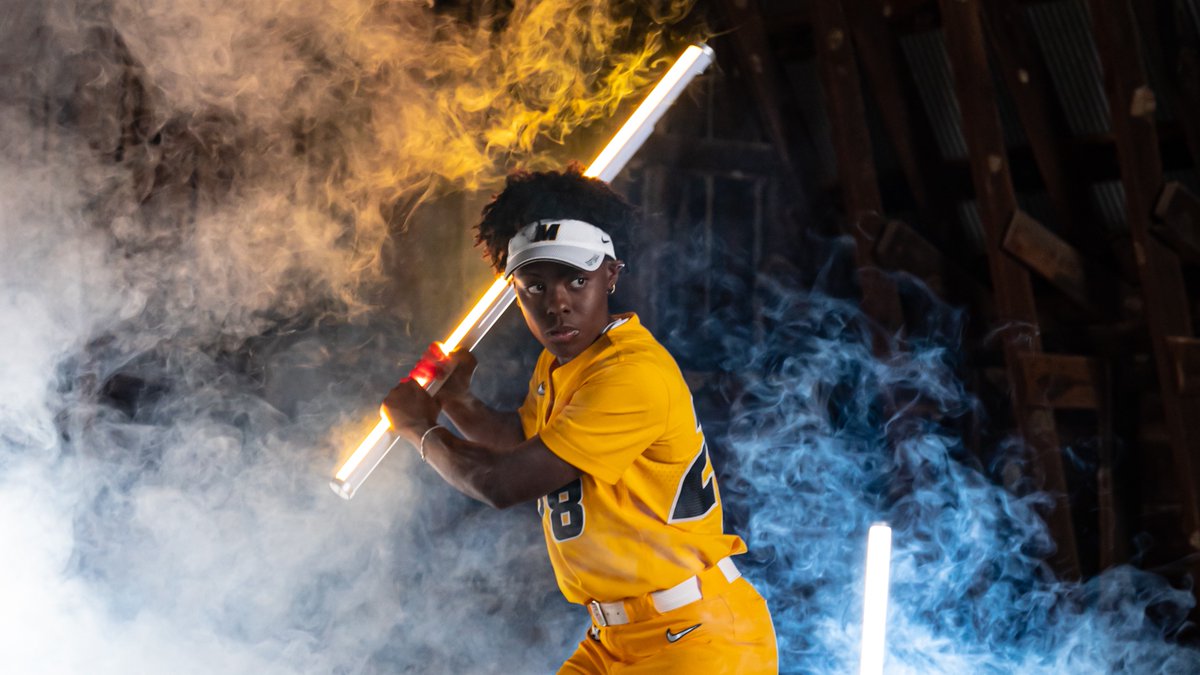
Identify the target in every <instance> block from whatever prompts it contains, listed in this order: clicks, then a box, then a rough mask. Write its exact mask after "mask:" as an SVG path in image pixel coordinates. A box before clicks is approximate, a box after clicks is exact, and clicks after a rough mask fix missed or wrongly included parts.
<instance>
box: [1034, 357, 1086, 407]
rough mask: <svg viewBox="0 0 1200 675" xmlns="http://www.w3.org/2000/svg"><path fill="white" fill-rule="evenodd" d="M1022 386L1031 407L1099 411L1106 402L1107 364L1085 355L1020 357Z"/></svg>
mask: <svg viewBox="0 0 1200 675" xmlns="http://www.w3.org/2000/svg"><path fill="white" fill-rule="evenodd" d="M1020 364H1021V379H1020V384H1021V386H1022V387H1024V388H1025V392H1024V396H1025V399H1026V401H1028V403H1029V405H1035V406H1040V407H1043V408H1053V409H1056V410H1097V409H1099V408H1100V406H1101V403H1102V402H1103V400H1104V394H1103V389H1104V387H1103V383H1104V381H1105V379H1106V375H1105V366H1104V362H1103V361H1101V360H1099V359H1094V358H1088V357H1085V356H1066V355H1062V354H1039V353H1035V352H1026V353H1023V354H1021V355H1020Z"/></svg>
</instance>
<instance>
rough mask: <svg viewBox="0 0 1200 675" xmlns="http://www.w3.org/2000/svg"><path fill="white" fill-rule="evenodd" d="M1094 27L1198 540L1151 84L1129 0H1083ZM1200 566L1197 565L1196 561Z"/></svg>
mask: <svg viewBox="0 0 1200 675" xmlns="http://www.w3.org/2000/svg"><path fill="white" fill-rule="evenodd" d="M1089 6H1090V9H1091V16H1092V28H1093V33H1094V35H1095V38H1096V47H1097V51H1098V52H1099V55H1100V63H1101V66H1102V67H1103V69H1104V86H1105V93H1106V94H1107V97H1108V104H1109V112H1110V115H1111V118H1112V131H1113V135H1114V137H1115V139H1116V144H1117V155H1118V157H1119V158H1120V162H1121V182H1122V185H1123V186H1124V188H1125V204H1126V217H1127V219H1128V221H1129V229H1130V233H1131V235H1132V237H1133V244H1134V254H1135V256H1134V257H1135V261H1136V267H1137V270H1138V275H1139V277H1140V280H1141V287H1142V298H1143V302H1144V303H1145V318H1146V323H1147V326H1148V328H1149V333H1150V343H1151V350H1152V352H1153V355H1154V362H1155V367H1156V371H1157V373H1158V381H1159V391H1160V392H1161V395H1162V406H1163V411H1164V413H1165V414H1164V418H1165V422H1166V427H1167V432H1168V434H1169V436H1170V439H1171V455H1172V459H1173V463H1174V465H1175V469H1176V472H1175V473H1176V475H1177V477H1178V480H1179V486H1180V500H1181V511H1182V516H1183V518H1182V520H1183V522H1182V526H1183V538H1184V540H1185V541H1187V542H1188V543H1189V544H1190V545H1192V546H1193V548H1195V545H1196V542H1200V462H1197V458H1196V456H1195V454H1194V453H1195V450H1196V448H1200V399H1198V398H1195V397H1181V396H1180V394H1179V390H1178V387H1177V385H1176V359H1175V358H1174V355H1173V354H1172V351H1171V347H1170V345H1169V344H1168V339H1169V338H1179V337H1192V332H1191V331H1192V325H1191V323H1192V321H1191V316H1190V311H1189V306H1188V298H1187V295H1186V293H1185V290H1184V283H1183V275H1182V271H1181V269H1180V262H1179V258H1178V256H1177V255H1176V254H1175V253H1174V252H1173V251H1171V250H1170V249H1169V248H1168V247H1166V246H1165V245H1163V244H1162V243H1161V242H1160V241H1159V240H1158V239H1157V238H1156V237H1154V236H1153V235H1152V234H1151V213H1152V210H1153V209H1154V207H1155V205H1156V201H1157V199H1158V197H1159V195H1160V190H1161V188H1162V186H1163V174H1162V161H1161V157H1160V155H1159V145H1158V135H1157V131H1156V129H1155V125H1154V114H1153V113H1154V106H1153V101H1154V93H1153V91H1151V89H1150V87H1149V84H1148V81H1147V77H1146V71H1145V67H1144V66H1143V64H1142V51H1141V45H1140V44H1139V37H1138V34H1137V28H1136V25H1137V24H1136V22H1135V20H1134V15H1133V11H1132V9H1131V8H1130V5H1129V2H1128V0H1089ZM1194 567H1195V570H1194V571H1195V572H1196V573H1198V574H1200V565H1195V566H1194Z"/></svg>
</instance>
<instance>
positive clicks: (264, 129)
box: [34, 0, 695, 332]
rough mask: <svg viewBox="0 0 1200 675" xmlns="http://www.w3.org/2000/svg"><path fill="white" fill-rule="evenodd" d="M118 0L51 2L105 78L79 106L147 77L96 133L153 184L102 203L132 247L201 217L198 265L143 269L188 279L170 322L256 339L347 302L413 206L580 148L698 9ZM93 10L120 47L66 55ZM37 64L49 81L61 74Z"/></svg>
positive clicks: (190, 238)
mask: <svg viewBox="0 0 1200 675" xmlns="http://www.w3.org/2000/svg"><path fill="white" fill-rule="evenodd" d="M111 2H112V6H111V14H110V15H104V16H103V17H100V18H97V16H96V15H93V14H88V13H86V12H83V11H82V10H81V9H79V6H78V5H76V4H74V3H71V2H68V1H66V0H62V1H58V0H52V2H51V4H52V6H53V7H55V8H56V9H55V10H54V11H51V12H47V14H46V15H47V16H48V17H50V18H51V19H52V21H53V22H54V24H55V28H54V30H55V33H56V35H58V36H59V38H58V39H59V40H60V42H61V43H62V45H63V48H64V50H66V51H68V52H78V53H80V54H81V56H80V59H79V60H80V62H81V63H86V64H88V70H87V72H83V71H81V72H80V73H79V75H78V81H79V82H80V85H79V86H80V88H81V90H82V91H84V92H85V93H86V92H88V91H90V90H91V89H95V90H96V94H95V95H94V96H91V98H90V99H88V100H92V101H100V102H104V101H108V100H115V99H119V98H120V97H121V96H124V95H125V94H122V93H121V92H122V87H124V86H125V85H124V84H122V83H128V82H136V83H137V85H138V92H139V94H138V95H139V98H138V101H139V104H138V105H139V106H140V107H138V108H137V109H136V112H135V114H136V115H137V120H136V125H135V124H132V123H130V122H129V120H128V119H123V118H122V117H121V115H125V114H129V113H128V112H127V111H129V110H131V108H130V107H129V106H124V107H121V106H109V105H107V104H104V105H99V104H97V105H94V106H92V109H94V110H97V111H98V112H99V113H100V114H104V115H110V116H112V117H111V119H108V118H106V119H108V122H106V125H97V126H96V129H97V130H98V133H100V132H103V133H108V132H107V131H105V130H106V129H108V128H110V127H111V128H116V129H121V128H129V129H134V128H136V129H146V130H148V131H147V132H146V137H145V138H141V139H139V137H138V136H137V134H136V133H132V132H130V133H127V134H126V136H128V137H130V138H132V139H133V141H135V142H133V143H132V144H130V147H127V148H126V149H125V150H124V153H123V157H124V159H123V160H122V162H124V166H128V168H129V169H130V171H129V173H130V175H131V176H141V177H145V179H144V180H141V179H138V180H135V179H130V186H129V187H128V188H127V189H124V188H122V189H123V190H124V191H123V192H121V193H119V194H118V196H119V197H121V198H122V199H126V197H124V196H121V195H128V198H127V201H128V203H127V204H125V205H121V207H120V208H117V207H116V206H114V211H119V212H120V214H121V217H125V214H131V215H130V217H129V218H128V219H127V221H122V222H127V226H126V229H127V230H128V231H129V232H131V233H132V234H130V235H129V236H128V237H126V239H130V240H131V242H132V243H131V245H130V247H131V248H137V249H138V250H146V247H145V246H142V245H141V244H142V243H143V240H144V239H146V238H148V237H150V238H152V237H154V236H157V235H155V234H154V233H158V232H163V231H169V232H180V230H179V228H177V227H175V226H174V225H170V223H180V222H183V223H191V225H189V227H191V228H192V230H194V231H189V232H187V233H181V234H179V236H180V237H182V238H183V239H182V241H184V242H186V244H185V245H190V246H192V247H193V249H194V250H191V251H188V252H187V255H188V256H190V258H187V260H189V262H187V263H186V264H185V265H182V266H181V264H180V263H179V262H177V261H175V260H174V259H168V258H163V259H162V260H158V259H155V260H153V261H151V260H146V261H143V262H141V263H139V269H148V268H150V267H151V266H153V267H160V268H162V267H165V268H171V269H176V270H179V271H177V272H176V276H178V277H179V279H177V281H179V282H180V283H181V284H183V285H184V286H187V287H189V288H196V289H200V290H199V291H198V292H199V293H201V295H200V296H199V298H198V299H194V298H193V296H192V295H188V296H187V297H184V298H183V299H182V300H179V301H180V302H182V303H183V304H181V306H180V307H178V308H174V309H175V310H176V311H178V312H179V313H180V314H181V315H184V316H191V315H193V314H196V313H197V312H200V311H201V310H199V309H198V307H199V306H203V307H204V308H207V309H206V310H205V311H208V312H209V313H210V314H214V315H215V316H214V317H213V318H212V319H211V321H209V319H203V320H204V321H208V322H210V323H215V324H223V325H229V324H236V323H238V322H239V321H241V322H242V323H248V324H251V325H249V327H248V328H247V331H249V332H253V331H254V330H257V325H256V324H255V318H254V317H256V316H258V315H260V314H261V313H262V312H263V310H265V309H267V308H269V309H270V313H272V314H281V315H288V314H289V313H292V312H295V311H296V310H297V308H298V307H300V306H303V304H304V303H305V302H308V301H310V300H311V299H312V298H314V297H318V296H321V295H325V296H332V297H336V298H338V299H340V300H342V301H343V303H344V305H346V306H353V305H357V304H359V302H360V300H361V297H362V296H361V291H362V289H363V288H364V286H370V285H371V282H375V281H378V280H379V279H380V275H379V272H380V271H381V267H382V266H381V265H380V260H381V251H382V250H383V248H384V246H385V244H386V243H387V241H388V238H389V237H390V236H392V235H393V234H394V230H395V229H396V228H397V227H402V226H403V223H404V217H405V216H406V214H408V213H410V212H411V211H412V209H413V206H414V205H415V204H419V203H421V202H422V200H426V199H428V198H430V197H433V196H437V195H440V194H444V193H446V192H448V191H451V190H479V189H488V188H492V187H494V186H496V185H498V184H499V181H500V179H501V178H502V177H503V176H504V174H506V173H507V172H508V171H509V170H510V169H511V168H512V167H514V166H523V167H531V168H544V167H547V166H554V165H561V164H562V163H563V162H564V161H565V160H567V159H581V160H584V161H586V160H587V159H589V158H587V157H567V156H564V153H563V151H562V149H561V148H560V147H559V146H558V145H557V144H560V143H562V142H563V141H564V139H566V138H567V137H568V136H570V135H571V134H572V133H573V132H575V131H576V130H578V129H580V128H581V127H586V126H588V125H591V124H594V123H596V122H597V121H599V120H606V119H608V118H610V117H612V116H613V113H614V112H615V111H616V110H617V108H618V106H619V105H620V104H621V103H622V102H625V101H629V100H630V99H636V98H639V97H640V96H641V95H642V94H644V93H645V91H646V90H647V87H648V85H649V84H651V83H652V82H653V81H654V80H655V79H656V78H657V76H659V75H660V74H661V72H662V71H663V70H664V69H665V68H666V67H667V65H669V63H670V62H671V61H672V60H673V59H674V57H675V56H677V53H678V52H679V51H680V50H681V49H682V47H683V44H682V41H679V40H671V39H668V38H667V37H666V36H665V32H666V31H668V30H675V26H676V24H677V23H678V22H680V21H681V19H683V18H684V17H685V16H687V15H688V14H689V12H690V9H691V4H692V0H668V1H666V2H657V3H650V4H647V3H646V2H641V3H638V4H634V3H632V2H629V1H628V0H606V1H604V0H546V1H542V0H516V2H514V3H512V6H511V7H509V8H508V9H505V10H503V11H502V12H500V13H497V14H495V15H491V16H463V15H462V13H461V12H460V14H459V15H458V16H450V15H448V14H446V13H444V12H439V11H435V9H433V8H431V7H429V6H427V5H426V4H425V3H423V2H412V1H402V0H390V1H388V0H261V1H258V2H244V0H186V1H183V0H111ZM503 4H505V3H488V2H479V3H473V4H470V5H468V4H467V3H464V4H463V5H462V6H463V7H476V8H477V7H478V6H496V5H503ZM97 21H100V22H101V23H104V24H105V25H106V26H111V33H112V35H114V36H116V39H114V40H113V41H112V44H119V47H118V48H115V49H114V48H113V47H112V46H111V45H109V43H105V44H103V45H99V46H95V47H93V46H87V47H78V46H77V44H78V43H80V42H81V41H82V40H84V39H85V38H86V36H89V35H93V34H95V33H94V31H92V30H91V26H92V24H93V23H95V22H97ZM105 30H106V31H108V30H110V29H108V28H106V29H105ZM104 34H106V35H107V34H108V33H107V32H105V33H104ZM689 37H695V35H694V34H693V35H691V36H689ZM106 45H109V46H106ZM125 52H127V56H126V55H125ZM46 67H47V68H48V69H50V72H51V73H52V75H47V76H46V81H48V82H49V81H55V78H60V77H61V74H53V69H54V68H56V67H57V65H56V64H55V63H53V62H50V61H47V64H46ZM92 71H96V72H92ZM34 98H35V100H36V97H34ZM123 111H126V112H123ZM619 122H620V120H613V123H612V129H613V130H615V129H616V128H617V126H619ZM604 131H609V130H608V129H605V130H604ZM601 135H603V134H601ZM150 137H156V140H155V141H150V140H148V139H149V138H150ZM104 142H105V143H108V144H109V145H111V144H112V143H113V141H111V139H105V140H104ZM99 180H100V181H101V182H102V183H103V185H104V186H107V185H110V184H111V183H112V181H110V180H109V179H108V178H107V177H106V176H100V177H99ZM97 189H101V188H97ZM103 189H107V188H103ZM114 194H116V193H114ZM447 227H456V228H463V229H466V228H467V227H469V223H458V222H454V223H447ZM154 250H155V251H157V250H158V249H154ZM160 257H162V256H160ZM191 260H196V261H199V262H190V261H191ZM230 270H236V272H230ZM145 285H146V286H147V287H148V288H156V287H160V286H162V284H161V283H160V282H159V281H156V280H147V281H146V283H145ZM189 293H191V292H190V291H189ZM171 298H172V300H173V301H174V300H177V299H178V298H177V297H176V296H171ZM230 298H237V299H238V300H239V302H231V301H230V300H229V299H230ZM242 300H244V301H245V302H244V303H243V302H240V301H242ZM234 311H237V312H241V315H242V316H241V318H239V317H230V316H225V315H226V314H229V313H231V312H234ZM243 319H244V320H243Z"/></svg>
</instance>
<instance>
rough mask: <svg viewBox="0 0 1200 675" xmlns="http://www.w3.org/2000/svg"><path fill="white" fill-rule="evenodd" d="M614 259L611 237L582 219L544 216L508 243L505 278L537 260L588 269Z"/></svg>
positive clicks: (614, 253) (527, 226)
mask: <svg viewBox="0 0 1200 675" xmlns="http://www.w3.org/2000/svg"><path fill="white" fill-rule="evenodd" d="M604 256H609V257H610V258H612V259H614V260H616V258H617V254H616V252H615V251H614V250H613V245H612V237H610V236H608V233H607V232H605V231H604V230H602V229H600V228H598V227H596V226H595V225H592V224H591V223H585V222H583V221H582V220H570V219H555V218H546V219H544V220H538V221H536V222H532V223H530V224H528V225H526V226H525V227H524V228H522V230H521V231H520V232H518V233H517V234H516V235H515V236H514V237H513V238H512V239H510V240H509V242H508V264H507V265H505V266H504V278H505V279H507V278H509V277H510V276H512V273H513V272H515V271H516V270H517V268H518V267H520V266H522V265H525V264H528V263H531V262H535V261H538V260H553V261H554V262H560V263H564V264H567V265H570V266H571V267H576V268H578V269H581V270H586V271H588V272H592V271H595V270H596V269H598V268H599V267H600V263H602V262H604Z"/></svg>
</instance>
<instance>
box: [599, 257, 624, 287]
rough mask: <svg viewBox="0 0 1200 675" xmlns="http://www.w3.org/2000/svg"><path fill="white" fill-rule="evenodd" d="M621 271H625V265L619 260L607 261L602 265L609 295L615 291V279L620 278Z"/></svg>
mask: <svg viewBox="0 0 1200 675" xmlns="http://www.w3.org/2000/svg"><path fill="white" fill-rule="evenodd" d="M623 269H625V263H623V262H621V261H620V260H608V261H606V262H605V263H604V271H605V281H606V282H607V283H606V286H607V287H608V292H609V294H612V293H613V291H615V290H616V288H617V279H618V278H620V276H621V270H623Z"/></svg>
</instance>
